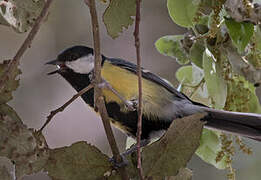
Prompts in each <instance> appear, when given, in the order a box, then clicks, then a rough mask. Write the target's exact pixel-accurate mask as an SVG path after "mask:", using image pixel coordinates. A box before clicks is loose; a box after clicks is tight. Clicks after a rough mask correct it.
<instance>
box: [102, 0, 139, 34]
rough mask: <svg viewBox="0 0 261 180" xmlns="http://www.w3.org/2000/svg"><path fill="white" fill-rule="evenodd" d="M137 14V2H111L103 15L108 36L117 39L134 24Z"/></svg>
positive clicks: (129, 0) (133, 0)
mask: <svg viewBox="0 0 261 180" xmlns="http://www.w3.org/2000/svg"><path fill="white" fill-rule="evenodd" d="M135 14H136V1H135V0H111V1H110V4H109V6H108V7H107V8H106V10H105V12H104V14H103V22H104V24H105V26H106V28H107V32H108V34H109V35H110V36H111V37H112V38H113V39H115V38H117V37H118V36H119V34H120V33H121V32H122V31H123V28H126V29H127V28H128V27H129V26H130V25H132V23H133V18H132V17H131V16H135Z"/></svg>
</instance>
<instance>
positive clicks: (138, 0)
mask: <svg viewBox="0 0 261 180" xmlns="http://www.w3.org/2000/svg"><path fill="white" fill-rule="evenodd" d="M140 3H141V0H136V18H135V30H134V33H133V35H134V38H135V47H136V54H137V76H138V85H139V103H138V104H139V107H138V123H137V161H138V167H137V168H138V170H139V176H140V179H142V180H143V179H144V178H143V173H142V166H141V152H140V141H141V140H140V139H141V133H142V74H141V73H142V72H141V57H140V39H139V30H140Z"/></svg>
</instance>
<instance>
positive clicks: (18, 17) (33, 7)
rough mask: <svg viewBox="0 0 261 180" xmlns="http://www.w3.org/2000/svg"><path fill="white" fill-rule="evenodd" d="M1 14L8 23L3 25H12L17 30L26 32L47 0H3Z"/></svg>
mask: <svg viewBox="0 0 261 180" xmlns="http://www.w3.org/2000/svg"><path fill="white" fill-rule="evenodd" d="M1 3H2V4H1V8H0V16H2V17H3V18H4V19H5V21H6V23H1V22H0V23H1V24H3V25H7V24H8V25H10V26H12V27H13V28H14V29H15V30H16V31H17V32H20V33H21V32H26V31H28V30H29V29H30V28H31V27H32V26H33V24H34V22H35V20H36V18H37V17H38V16H39V14H40V12H41V10H42V8H43V6H44V3H45V1H44V0H37V1H32V0H22V1H21V0H8V1H1Z"/></svg>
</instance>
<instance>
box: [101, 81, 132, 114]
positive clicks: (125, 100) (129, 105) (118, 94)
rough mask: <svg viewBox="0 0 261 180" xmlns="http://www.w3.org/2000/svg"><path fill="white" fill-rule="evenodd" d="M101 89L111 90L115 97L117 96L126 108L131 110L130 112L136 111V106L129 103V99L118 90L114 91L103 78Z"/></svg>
mask: <svg viewBox="0 0 261 180" xmlns="http://www.w3.org/2000/svg"><path fill="white" fill-rule="evenodd" d="M100 88H107V89H109V90H110V91H111V92H112V93H113V94H114V95H115V96H117V97H118V98H119V99H120V100H121V101H122V102H123V103H124V104H125V106H126V107H127V108H128V110H130V111H135V110H136V108H135V105H134V104H133V103H132V102H131V101H128V100H127V99H125V98H124V97H123V96H122V95H121V94H120V93H119V92H118V91H117V90H116V89H114V88H113V87H112V86H111V85H110V83H109V82H108V81H106V80H105V79H103V78H102V84H101V86H100Z"/></svg>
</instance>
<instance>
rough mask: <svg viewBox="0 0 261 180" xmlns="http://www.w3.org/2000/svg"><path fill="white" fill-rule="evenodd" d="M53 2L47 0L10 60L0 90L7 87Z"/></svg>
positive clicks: (0, 82)
mask: <svg viewBox="0 0 261 180" xmlns="http://www.w3.org/2000/svg"><path fill="white" fill-rule="evenodd" d="M52 2H53V0H46V3H45V5H44V7H43V10H42V12H41V13H40V15H39V16H38V18H37V19H36V21H35V24H34V26H33V27H32V30H31V31H30V33H29V34H28V36H27V38H26V39H25V41H24V43H23V44H22V45H21V47H20V48H19V50H18V51H17V53H16V55H15V56H14V58H13V60H12V61H10V63H9V64H8V67H7V68H6V70H5V72H4V74H3V76H2V77H1V79H0V92H1V91H2V90H3V89H4V88H5V85H6V81H8V80H9V79H10V78H11V77H12V74H13V71H14V69H15V67H16V66H17V65H18V64H19V61H20V59H21V57H22V56H23V55H24V53H25V51H26V50H27V49H28V48H29V47H30V46H31V44H32V41H33V39H34V37H35V35H36V34H37V32H38V31H39V29H40V26H41V24H42V22H43V19H44V18H45V17H46V15H47V13H48V9H49V7H50V5H51V3H52Z"/></svg>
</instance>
